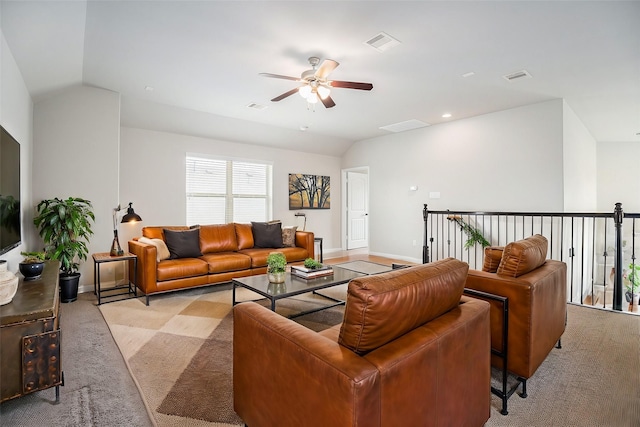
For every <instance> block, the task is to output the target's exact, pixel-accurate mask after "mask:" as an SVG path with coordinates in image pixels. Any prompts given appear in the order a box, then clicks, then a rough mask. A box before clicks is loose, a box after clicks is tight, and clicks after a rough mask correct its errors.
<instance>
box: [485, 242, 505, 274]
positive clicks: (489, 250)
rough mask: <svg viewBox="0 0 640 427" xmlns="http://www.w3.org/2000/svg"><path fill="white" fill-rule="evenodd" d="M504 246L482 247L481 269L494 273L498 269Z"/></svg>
mask: <svg viewBox="0 0 640 427" xmlns="http://www.w3.org/2000/svg"><path fill="white" fill-rule="evenodd" d="M502 252H504V246H488V247H486V248H484V262H483V263H482V271H486V272H488V273H495V272H496V271H498V266H499V265H500V260H501V259H502Z"/></svg>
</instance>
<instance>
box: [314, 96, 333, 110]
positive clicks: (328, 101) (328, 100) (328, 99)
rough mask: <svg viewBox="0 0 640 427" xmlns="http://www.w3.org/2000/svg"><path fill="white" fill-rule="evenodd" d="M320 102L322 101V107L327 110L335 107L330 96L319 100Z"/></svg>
mask: <svg viewBox="0 0 640 427" xmlns="http://www.w3.org/2000/svg"><path fill="white" fill-rule="evenodd" d="M318 98H320V97H318ZM320 101H322V103H323V104H324V106H325V107H327V108H331V107H335V106H336V103H335V102H333V99H331V97H330V96H327V97H326V98H325V99H322V98H320Z"/></svg>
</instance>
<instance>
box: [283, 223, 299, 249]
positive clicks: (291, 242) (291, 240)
mask: <svg viewBox="0 0 640 427" xmlns="http://www.w3.org/2000/svg"><path fill="white" fill-rule="evenodd" d="M297 229H298V226H297V225H294V226H292V227H282V246H284V247H285V248H292V247H294V246H295V245H296V230H297Z"/></svg>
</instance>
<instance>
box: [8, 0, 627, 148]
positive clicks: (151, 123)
mask: <svg viewBox="0 0 640 427" xmlns="http://www.w3.org/2000/svg"><path fill="white" fill-rule="evenodd" d="M0 6H1V9H0V18H1V25H2V32H3V33H4V36H5V39H6V40H7V43H8V45H9V47H10V49H11V52H12V53H13V56H14V57H15V59H16V62H17V64H18V66H19V68H20V70H21V72H22V75H23V77H24V80H25V82H26V84H27V87H28V89H29V91H30V93H31V95H32V96H33V98H34V100H35V101H36V102H37V101H38V100H40V99H44V98H46V97H47V96H50V95H51V94H53V93H56V91H58V90H60V89H63V88H65V87H68V86H72V85H78V84H84V85H88V86H96V87H101V88H105V89H109V90H113V91H116V92H119V93H120V94H121V95H122V123H123V125H125V126H132V127H141V128H148V129H158V130H163V131H172V132H179V133H186V134H192V135H196V136H207V137H213V138H219V139H225V140H232V141H241V142H252V143H258V144H266V145H272V146H278V147H282V148H295V149H298V150H302V151H309V152H319V153H326V154H329V155H340V154H342V152H344V150H345V149H346V148H348V146H349V145H350V144H351V143H352V142H353V141H357V140H362V139H366V138H371V137H375V136H379V135H386V134H388V132H387V131H384V130H381V129H379V127H381V126H385V125H389V124H393V123H397V122H402V121H406V120H421V121H424V122H427V123H430V124H431V125H437V124H439V123H443V122H446V121H451V120H456V119H462V118H466V117H471V116H477V115H480V114H485V113H489V112H493V111H499V110H504V109H508V108H512V107H517V106H521V105H526V104H531V103H536V102H541V101H546V100H551V99H557V98H564V99H565V100H566V102H567V103H568V105H569V106H570V107H571V108H572V109H573V110H574V111H575V113H576V114H577V115H578V116H579V117H580V119H581V120H582V121H583V122H584V124H585V125H586V127H587V128H588V130H589V131H590V132H591V134H592V135H593V136H594V138H595V139H596V140H597V141H603V142H607V141H618V142H625V141H640V136H639V135H637V133H640V2H638V1H632V2H614V1H585V2H581V1H564V2H541V1H495V2H493V1H480V2H458V1H442V2H435V1H406V2H404V1H336V2H332V1H93V0H90V1H88V2H85V1H55V0H54V1H6V0H0ZM380 31H384V32H386V33H388V34H390V35H391V36H393V37H395V38H397V39H398V40H400V41H401V44H400V45H399V46H396V47H394V48H392V49H390V50H388V51H386V52H382V53H381V52H378V51H377V50H375V49H373V48H371V47H370V46H367V45H366V44H364V42H365V41H366V40H368V39H370V38H372V37H373V36H375V35H376V34H378V33H379V32H380ZM309 56H318V57H320V58H331V59H334V60H336V61H338V62H340V64H341V65H340V66H339V67H338V68H337V69H336V70H335V71H334V72H333V73H332V74H331V78H332V79H335V80H349V81H361V82H370V83H373V85H374V88H373V90H372V91H371V92H366V91H359V90H351V89H341V88H334V89H333V90H332V94H331V96H332V98H333V99H334V101H335V102H336V104H337V105H336V107H334V108H331V109H325V108H324V107H323V106H322V105H321V104H317V105H316V107H315V111H313V110H308V109H307V105H306V102H305V101H304V100H303V99H302V98H301V97H300V96H298V95H294V96H291V97H289V98H286V99H285V100H283V101H280V102H278V103H273V102H270V99H271V98H273V97H275V96H277V95H280V94H281V93H283V92H286V91H288V90H290V89H293V88H294V87H295V85H296V82H293V81H288V80H280V79H270V78H265V77H261V76H259V75H258V73H261V72H267V73H274V74H284V75H289V76H295V77H297V76H299V75H300V73H301V72H303V71H304V70H307V69H309V68H310V67H309V64H308V62H307V58H308V57H309ZM519 70H527V71H528V72H529V73H530V74H531V75H532V76H533V77H532V78H530V79H520V80H516V81H514V82H509V81H507V80H505V79H504V78H503V77H502V76H503V75H505V74H509V73H513V72H515V71H519ZM469 72H473V73H474V75H473V76H471V77H463V74H465V73H469ZM147 86H150V87H153V88H154V90H153V91H148V90H145V87H147ZM250 103H257V104H263V105H266V106H267V107H268V108H266V109H263V110H256V109H250V108H248V107H247V105H248V104H250ZM445 112H448V113H451V114H452V117H451V118H449V119H444V118H442V114H443V113H445ZM302 126H307V127H308V130H306V131H301V130H300V128H301V127H302Z"/></svg>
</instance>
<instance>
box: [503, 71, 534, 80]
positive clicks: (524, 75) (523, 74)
mask: <svg viewBox="0 0 640 427" xmlns="http://www.w3.org/2000/svg"><path fill="white" fill-rule="evenodd" d="M502 77H504V78H505V79H506V80H508V81H510V82H512V81H514V80H519V79H530V78H531V74H529V72H528V71H527V70H521V71H516V72H515V73H511V74H507V75H506V76H502Z"/></svg>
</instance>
